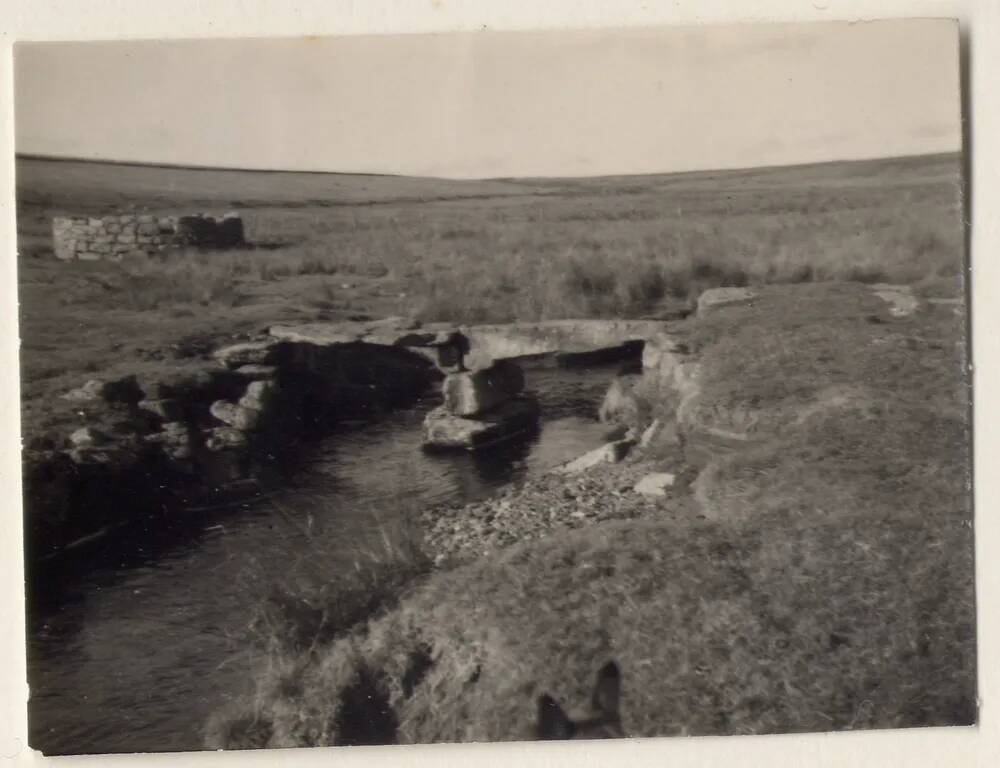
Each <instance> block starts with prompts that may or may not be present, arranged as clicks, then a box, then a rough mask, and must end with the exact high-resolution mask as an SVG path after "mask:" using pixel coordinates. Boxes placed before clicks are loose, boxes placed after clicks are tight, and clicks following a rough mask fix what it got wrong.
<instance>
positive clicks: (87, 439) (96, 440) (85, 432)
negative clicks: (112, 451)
mask: <svg viewBox="0 0 1000 768" xmlns="http://www.w3.org/2000/svg"><path fill="white" fill-rule="evenodd" d="M69 441H70V443H71V444H72V445H73V447H74V448H89V447H91V446H93V445H104V444H106V443H107V442H108V441H109V438H108V436H107V435H105V434H104V433H103V432H101V431H99V430H96V429H94V428H93V427H80V429H78V430H76V431H75V432H73V434H71V435H70V436H69Z"/></svg>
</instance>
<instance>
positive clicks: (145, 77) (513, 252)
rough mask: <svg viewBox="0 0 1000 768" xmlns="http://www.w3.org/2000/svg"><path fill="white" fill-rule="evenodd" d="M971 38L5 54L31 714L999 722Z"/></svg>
mask: <svg viewBox="0 0 1000 768" xmlns="http://www.w3.org/2000/svg"><path fill="white" fill-rule="evenodd" d="M957 46H958V37H957V30H956V27H955V25H954V24H953V22H950V21H947V20H901V21H893V22H879V23H873V24H865V25H851V24H840V23H823V24H806V25H768V26H765V25H746V26H724V27H698V28H677V29H661V30H627V31H626V30H619V31H586V32H584V31H579V32H546V33H495V34H494V33H490V34H486V33H484V34H476V35H465V34H454V35H438V36H419V35H415V36H406V37H379V38H374V37H373V38H367V37H364V38H362V37H359V38H343V39H337V38H331V39H327V40H314V39H310V40H263V39H260V40H199V41H142V42H89V43H30V44H22V45H19V46H18V47H17V50H16V53H15V75H16V77H15V86H16V95H17V101H16V105H15V108H16V123H17V126H16V127H17V148H18V157H17V225H18V252H19V253H18V278H19V297H20V332H21V337H22V344H21V392H22V425H23V427H22V428H23V435H22V439H23V462H24V487H25V497H24V522H25V536H26V538H25V553H26V569H27V573H26V578H27V587H28V606H27V614H28V622H27V637H26V642H27V649H28V673H29V684H30V689H31V693H30V701H29V702H28V709H29V727H30V739H31V746H32V747H33V748H35V749H37V750H41V751H42V752H44V753H46V754H81V753H95V752H96V753H108V752H146V751H154V752H156V751H177V750H196V749H219V748H222V749H248V748H281V747H294V746H301V747H308V746H330V745H358V744H414V743H433V742H456V741H510V740H552V739H556V740H559V739H608V738H627V737H650V736H679V735H736V734H763V733H788V732H812V731H839V730H851V729H871V728H901V727H916V726H931V725H935V726H940V725H970V724H974V723H975V722H976V719H977V711H976V686H975V679H976V645H975V596H974V589H973V560H972V558H973V541H974V539H973V526H972V519H973V514H972V505H971V463H970V456H971V452H970V437H971V435H970V413H971V390H970V386H969V378H968V346H967V345H968V333H967V331H968V312H967V304H966V299H965V290H966V286H965V281H964V275H965V265H966V259H965V246H964V238H965V232H964V228H963V199H962V173H961V170H962V155H961V120H960V112H959V104H960V98H959V77H958V47H957ZM126 64H127V65H126Z"/></svg>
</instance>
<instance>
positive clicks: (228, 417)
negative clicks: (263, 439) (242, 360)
mask: <svg viewBox="0 0 1000 768" xmlns="http://www.w3.org/2000/svg"><path fill="white" fill-rule="evenodd" d="M255 383H256V382H255ZM209 412H210V413H211V414H212V416H214V417H215V418H217V419H218V420H219V421H221V422H222V423H223V424H228V425H229V426H231V427H235V428H236V429H238V430H240V431H242V432H248V431H250V430H252V429H254V428H255V427H256V426H257V422H258V421H260V411H258V410H255V409H253V408H247V407H246V406H243V405H237V404H236V403H230V402H229V401H228V400H216V401H215V402H214V403H212V405H211V406H210V407H209Z"/></svg>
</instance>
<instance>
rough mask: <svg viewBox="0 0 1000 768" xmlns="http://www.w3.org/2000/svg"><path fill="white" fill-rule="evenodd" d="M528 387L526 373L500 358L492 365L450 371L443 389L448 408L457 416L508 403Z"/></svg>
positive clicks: (445, 406) (487, 409)
mask: <svg viewBox="0 0 1000 768" xmlns="http://www.w3.org/2000/svg"><path fill="white" fill-rule="evenodd" d="M522 389H524V372H523V371H522V370H521V369H520V367H518V366H517V365H515V364H514V363H511V362H508V361H506V360H498V361H497V362H495V363H494V364H493V365H491V366H490V367H488V368H482V369H480V370H478V371H471V372H466V373H452V374H449V375H448V376H447V377H446V378H445V380H444V383H443V384H442V385H441V390H442V392H443V393H444V408H445V410H446V411H448V413H451V414H453V415H455V416H475V415H477V414H482V413H486V412H487V411H489V410H490V409H492V408H495V407H496V406H498V405H500V404H501V403H505V402H507V401H508V400H510V399H511V398H512V397H514V396H515V395H516V394H518V393H519V392H520V391H521V390H522Z"/></svg>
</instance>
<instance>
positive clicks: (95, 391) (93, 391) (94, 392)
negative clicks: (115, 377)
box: [62, 379, 104, 402]
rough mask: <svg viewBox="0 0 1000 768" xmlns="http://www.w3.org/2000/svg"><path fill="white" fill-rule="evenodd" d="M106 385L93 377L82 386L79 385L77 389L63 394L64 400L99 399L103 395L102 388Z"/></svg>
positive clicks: (83, 400)
mask: <svg viewBox="0 0 1000 768" xmlns="http://www.w3.org/2000/svg"><path fill="white" fill-rule="evenodd" d="M103 387H104V382H103V381H100V380H98V379H91V380H90V381H88V382H87V383H86V384H84V385H83V386H82V387H77V388H76V389H71V390H70V391H69V392H67V393H66V394H65V395H62V398H63V400H71V401H73V402H86V401H88V400H98V399H100V397H101V390H102V389H103Z"/></svg>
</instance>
